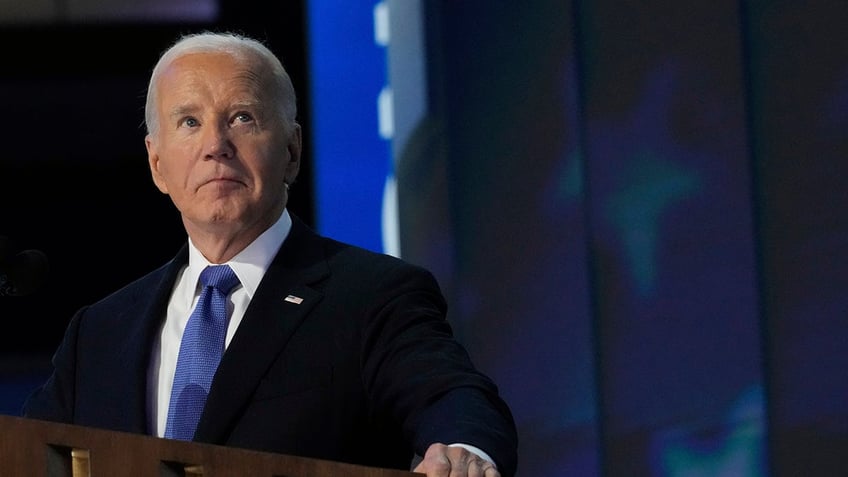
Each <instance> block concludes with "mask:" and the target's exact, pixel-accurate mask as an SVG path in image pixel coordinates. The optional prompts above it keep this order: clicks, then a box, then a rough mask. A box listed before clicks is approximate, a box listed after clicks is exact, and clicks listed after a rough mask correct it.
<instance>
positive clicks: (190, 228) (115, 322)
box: [24, 32, 517, 477]
mask: <svg viewBox="0 0 848 477" xmlns="http://www.w3.org/2000/svg"><path fill="white" fill-rule="evenodd" d="M296 114H297V111H296V98H295V91H294V89H293V87H292V84H291V81H290V79H289V76H288V74H287V73H286V71H285V70H284V68H283V66H282V64H281V63H280V61H279V59H277V58H276V57H275V56H274V55H273V54H272V53H271V52H270V51H269V50H268V49H267V48H266V47H265V46H263V45H262V44H261V43H260V42H257V41H255V40H253V39H250V38H246V37H241V36H238V35H232V34H227V33H223V34H218V33H209V32H206V33H201V34H196V35H188V36H186V37H183V38H181V39H180V40H179V41H178V42H177V43H175V44H174V45H173V46H172V47H171V48H170V49H168V50H167V51H166V52H165V53H164V54H163V55H162V57H161V58H160V60H159V62H158V63H157V64H156V66H155V68H154V70H153V73H152V75H151V78H150V84H149V88H148V97H147V104H146V108H145V121H146V124H147V131H148V134H147V136H146V138H145V144H146V147H147V153H148V162H149V166H150V171H151V174H152V177H153V182H154V183H155V185H156V186H157V187H158V188H159V190H160V191H162V192H163V193H165V194H168V195H169V196H170V198H171V200H172V201H173V203H174V205H175V206H176V208H177V209H178V210H179V212H180V215H181V218H182V222H183V225H184V227H185V230H186V233H187V235H188V240H187V243H186V244H185V246H184V247H183V248H182V249H181V250H180V251H179V252H178V254H177V255H176V257H175V258H174V259H173V260H171V261H170V262H168V263H166V264H165V265H163V266H161V267H160V268H158V269H156V270H154V271H153V272H151V273H149V274H147V275H146V276H144V277H141V278H140V279H138V280H136V281H135V282H133V283H130V284H129V285H127V286H126V287H124V288H122V289H120V290H118V291H117V292H115V293H113V294H111V295H110V296H108V297H106V298H104V299H102V300H101V301H99V302H97V303H95V304H93V305H91V306H87V307H84V308H82V309H81V310H80V311H78V312H77V314H76V315H75V316H74V318H73V319H72V320H71V323H70V324H69V326H68V329H67V332H66V335H65V338H64V340H63V342H62V343H61V345H60V346H59V349H58V350H57V352H56V354H55V355H54V358H53V364H54V368H55V369H54V372H53V374H52V376H51V377H50V378H49V380H48V381H47V382H46V383H45V384H44V385H43V386H42V387H41V388H39V389H38V390H36V391H35V392H34V393H33V395H32V396H31V397H30V398H29V399H28V401H27V403H26V404H25V406H24V415H25V416H27V417H31V418H39V419H48V420H54V421H60V422H68V423H73V424H78V425H85V426H92V427H101V428H106V429H113V430H119V431H129V432H139V433H149V434H152V435H156V436H160V437H167V438H183V439H193V440H195V441H199V442H208V443H215V444H221V445H228V446H234V447H244V448H252V449H257V450H264V451H272V452H279V453H284V454H292V455H302V456H306V457H314V458H323V459H330V460H337V461H342V462H350V463H356V464H362V465H369V466H377V467H394V468H401V469H410V467H411V466H412V470H414V471H416V472H423V473H426V474H427V475H429V476H448V475H450V476H460V475H471V476H487V477H492V476H510V475H513V474H514V473H515V467H516V460H517V457H516V448H517V436H516V430H515V424H514V421H513V418H512V415H511V414H510V411H509V409H508V407H507V405H506V404H505V403H504V402H503V400H502V399H501V398H500V397H499V395H498V391H497V388H496V386H495V385H494V384H493V383H492V382H491V380H490V379H489V378H487V377H486V376H484V375H483V374H481V373H480V372H478V371H477V370H476V369H475V368H474V367H473V365H472V363H471V360H470V359H469V357H468V355H467V353H466V352H465V350H464V349H463V348H462V347H461V346H460V345H459V344H458V343H457V342H456V340H455V339H454V337H453V336H452V331H451V328H450V326H449V325H448V323H447V321H446V319H445V316H446V304H445V302H444V298H443V296H442V293H441V291H440V290H439V287H438V285H437V283H436V282H435V280H434V278H433V276H432V275H431V274H430V273H429V272H427V271H425V270H423V269H421V268H419V267H416V266H413V265H411V264H408V263H405V262H403V261H401V260H399V259H396V258H394V257H390V256H387V255H382V254H377V253H372V252H369V251H366V250H364V249H361V248H358V247H353V246H350V245H347V244H343V243H340V242H337V241H334V240H331V239H329V238H325V237H321V236H319V235H317V234H316V233H315V232H313V231H312V230H311V229H309V228H308V227H307V226H306V225H305V224H304V223H303V222H302V221H300V220H299V219H298V218H297V217H296V216H294V215H292V214H290V213H289V212H288V211H287V209H286V202H287V199H288V192H289V185H290V184H292V183H294V181H295V179H296V178H297V175H298V170H299V168H300V155H301V141H302V139H301V128H300V125H299V124H298V123H297V121H296ZM214 265H226V267H224V268H217V267H213V269H215V270H223V269H226V270H227V272H228V273H229V275H230V276H231V277H232V278H233V279H234V281H233V283H234V285H233V289H232V291H223V290H222V291H221V292H219V293H220V298H219V300H223V302H220V301H219V305H218V307H217V308H216V310H217V311H215V313H217V314H220V313H222V314H224V315H226V317H225V320H228V321H226V322H225V324H224V325H223V331H221V332H220V333H221V340H222V341H223V343H224V344H223V348H225V351H223V355H222V356H218V357H215V358H208V359H207V358H204V360H202V361H203V362H209V361H214V362H215V364H217V370H215V367H214V365H213V367H212V371H211V373H214V377H213V376H212V375H211V373H210V375H209V377H208V378H207V381H206V382H205V384H197V383H195V384H196V385H194V387H193V388H192V386H191V385H186V382H185V380H184V378H183V376H184V375H183V372H184V371H185V369H188V368H190V367H188V368H186V367H184V366H183V364H182V363H183V361H184V358H185V356H188V355H189V354H190V353H189V352H188V351H183V350H181V341H182V342H183V344H182V346H188V345H187V344H186V343H187V342H189V341H192V340H189V339H183V336H184V334H185V335H186V336H188V335H189V334H193V333H194V331H191V332H189V331H188V330H189V329H190V328H191V329H192V330H194V329H195V327H194V325H192V324H191V323H192V321H191V318H190V315H192V309H193V308H194V307H195V303H197V302H198V301H204V300H205V299H204V298H203V296H204V295H203V294H201V289H206V288H210V289H211V287H212V286H211V285H206V282H205V281H204V285H203V286H198V281H199V279H202V280H205V279H204V278H203V277H204V276H205V275H206V273H205V270H206V269H207V267H210V266H214ZM227 288H229V286H228V287H227ZM203 293H204V294H205V293H206V292H205V291H204V292H203ZM198 295H200V297H198ZM204 303H205V301H204ZM200 308H201V306H200V305H198V309H200ZM213 308H214V307H213ZM204 309H206V308H205V307H204ZM209 313H211V312H209ZM198 326H202V325H198ZM192 339H193V340H194V341H193V342H195V343H197V342H201V343H203V344H204V345H205V344H207V342H206V341H204V340H205V338H204V339H194V338H192ZM205 347H206V348H207V349H213V348H215V347H214V346H213V345H208V346H205ZM186 372H193V371H186ZM187 379H189V381H191V379H192V378H187ZM201 381H202V380H201ZM191 382H194V381H191ZM198 382H200V381H198ZM188 389H193V390H199V391H198V392H197V393H195V394H198V396H199V398H200V401H199V402H200V404H199V408H198V410H197V416H195V417H196V418H197V419H199V421H198V422H196V423H194V422H193V421H192V422H191V424H190V426H189V427H188V429H189V430H188V431H175V430H174V428H175V427H179V426H180V423H183V424H184V423H185V422H188V421H191V419H190V418H188V417H186V416H187V415H188V414H190V412H189V411H188V409H189V408H191V406H188V405H182V404H181V405H177V403H180V402H183V401H182V399H183V398H184V397H185V396H186V395H187V394H190V393H187V391H186V390H188ZM172 391H173V393H174V394H173V397H172ZM204 400H205V402H204ZM181 406H182V407H181ZM175 423H176V424H175ZM195 426H196V427H195ZM180 432H187V433H186V434H180ZM414 456H418V458H417V459H416V460H415V461H414V463H412V462H413V457H414ZM419 459H420V461H419Z"/></svg>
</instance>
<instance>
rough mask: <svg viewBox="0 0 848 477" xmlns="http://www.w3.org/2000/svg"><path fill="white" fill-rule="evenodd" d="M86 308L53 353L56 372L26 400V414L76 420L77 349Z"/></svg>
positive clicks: (78, 315) (35, 417) (30, 416)
mask: <svg viewBox="0 0 848 477" xmlns="http://www.w3.org/2000/svg"><path fill="white" fill-rule="evenodd" d="M84 310H85V309H81V310H80V311H78V312H77V313H76V314H75V315H74V317H73V318H72V319H71V322H70V323H69V324H68V328H67V329H66V330H65V335H64V337H63V338H62V342H61V343H60V344H59V348H58V349H57V350H56V352H55V353H54V354H53V358H52V363H53V372H52V374H51V375H50V377H49V378H48V379H47V381H45V382H44V384H42V385H41V386H39V387H38V388H36V389H35V390H34V391H33V392H32V393H31V394H30V395H29V397H27V400H26V401H25V402H24V405H23V410H22V415H23V416H24V417H28V418H31V419H42V420H46V421H55V422H63V423H69V424H71V423H73V422H74V414H73V409H74V395H75V387H74V382H75V380H76V377H75V363H76V349H77V339H78V337H79V325H80V320H81V317H82V314H83V312H84Z"/></svg>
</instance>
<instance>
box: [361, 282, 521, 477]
mask: <svg viewBox="0 0 848 477" xmlns="http://www.w3.org/2000/svg"><path fill="white" fill-rule="evenodd" d="M379 283H380V285H379V286H378V291H377V292H376V296H380V297H383V298H382V299H380V300H377V303H376V304H375V305H374V307H373V308H372V309H371V310H370V312H369V313H368V315H369V321H368V326H367V327H366V333H365V340H364V343H365V344H364V356H365V358H364V370H365V377H366V380H367V382H366V385H367V387H368V388H369V392H370V393H371V395H372V396H373V398H374V401H375V402H376V403H377V404H376V405H377V406H379V407H380V408H381V409H390V410H391V412H392V413H393V414H394V416H393V417H394V418H395V419H397V420H399V421H400V422H401V423H402V427H403V430H404V433H405V434H406V435H407V437H408V438H409V440H410V441H411V442H413V444H414V448H415V452H416V453H418V454H419V455H423V454H424V452H425V451H426V449H427V447H429V445H430V444H433V443H435V442H441V443H444V444H450V443H456V442H461V443H465V444H470V445H473V446H475V447H478V448H480V449H481V450H483V451H484V452H486V453H487V454H489V455H490V456H491V457H492V458H493V459H494V460H495V463H496V464H497V466H498V469H499V470H500V472H501V474H502V475H503V476H504V477H507V476H511V475H513V474H514V472H515V468H516V462H517V450H516V449H517V432H516V428H515V423H514V419H513V416H512V414H511V412H510V410H509V407H508V406H507V404H506V403H505V402H504V400H503V399H502V398H501V396H500V395H499V393H498V389H497V386H496V385H495V384H494V383H493V382H492V380H491V379H490V378H489V377H487V376H485V375H484V374H483V373H481V372H480V371H479V370H477V369H476V368H475V366H474V365H473V363H472V360H471V358H470V356H469V355H468V353H467V351H466V350H465V348H464V347H463V346H462V345H461V344H460V343H459V342H458V341H457V340H456V339H455V337H454V335H453V331H452V329H451V326H450V325H449V323H448V321H447V319H446V318H447V305H446V303H445V300H444V297H443V295H442V293H441V290H440V289H439V286H438V284H437V282H436V280H435V278H434V277H433V276H432V275H431V274H430V273H429V272H427V271H426V270H423V269H421V268H418V267H414V266H409V265H398V266H397V267H393V268H391V269H390V270H386V271H384V273H383V274H382V276H381V278H380V280H379Z"/></svg>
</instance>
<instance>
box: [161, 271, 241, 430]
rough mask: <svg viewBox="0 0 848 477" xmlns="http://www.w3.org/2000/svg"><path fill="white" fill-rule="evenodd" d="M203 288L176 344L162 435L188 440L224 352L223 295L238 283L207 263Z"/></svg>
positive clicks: (225, 306)
mask: <svg viewBox="0 0 848 477" xmlns="http://www.w3.org/2000/svg"><path fill="white" fill-rule="evenodd" d="M200 282H201V283H202V284H203V290H202V291H201V292H200V299H199V300H198V301H197V306H196V307H195V308H194V311H193V312H192V313H191V316H190V317H189V319H188V324H186V328H185V331H184V332H183V339H182V342H181V343H180V355H179V357H178V358H177V369H176V372H175V374H174V386H173V388H172V389H171V404H170V406H169V407H168V423H167V425H166V426H165V437H167V438H169V439H181V440H186V441H190V440H191V439H192V438H193V437H194V430H195V428H196V427H197V421H199V420H200V413H201V412H202V411H203V406H204V404H205V403H206V396H207V395H208V394H209V387H210V385H211V384H212V376H213V375H214V374H215V370H216V369H217V368H218V363H219V362H220V361H221V355H223V354H224V338H225V337H226V334H227V321H228V318H227V295H229V293H230V290H232V289H233V288H234V287H235V286H236V285H238V283H239V279H238V277H236V275H235V273H233V270H232V269H231V268H230V267H229V265H210V266H208V267H206V268H205V269H204V270H203V271H202V272H201V273H200Z"/></svg>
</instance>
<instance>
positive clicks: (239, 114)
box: [145, 52, 301, 235]
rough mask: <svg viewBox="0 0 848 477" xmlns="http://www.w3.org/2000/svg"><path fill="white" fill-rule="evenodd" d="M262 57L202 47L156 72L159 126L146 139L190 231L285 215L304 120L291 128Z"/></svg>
mask: <svg viewBox="0 0 848 477" xmlns="http://www.w3.org/2000/svg"><path fill="white" fill-rule="evenodd" d="M257 65H259V62H258V61H251V60H250V59H245V58H238V59H237V58H234V57H233V56H230V55H228V54H224V53H217V52H214V53H196V54H190V55H186V56H183V57H181V58H178V59H176V60H175V61H173V62H172V63H171V64H170V65H169V66H168V67H167V68H166V69H165V70H164V71H163V73H162V75H161V76H160V77H159V79H158V95H157V100H156V101H157V104H156V111H157V112H156V114H157V115H158V118H159V128H158V131H157V132H155V133H154V134H153V135H149V136H148V137H147V138H146V139H145V144H146V146H147V153H148V162H149V165H150V171H151V173H152V175H153V181H154V183H155V184H156V186H157V187H158V188H159V190H161V191H162V192H163V193H165V194H169V195H170V197H171V200H172V201H173V202H174V204H175V205H176V207H177V209H179V211H180V213H181V214H182V217H183V223H184V224H185V226H186V228H187V229H188V231H189V233H191V232H192V231H202V232H208V233H224V234H236V233H248V234H251V233H255V235H258V234H259V233H261V232H262V231H263V230H265V228H267V227H268V226H269V225H271V224H272V223H273V222H274V220H276V218H277V217H278V216H279V214H280V212H281V211H282V209H283V207H284V206H285V203H286V200H287V195H286V194H287V192H286V188H285V186H284V182H288V183H292V182H293V181H294V179H295V177H296V176H297V172H298V168H299V165H300V149H301V137H300V128H299V126H293V127H287V126H286V124H285V122H284V121H283V119H282V117H281V113H280V112H279V109H278V105H279V101H280V98H275V97H273V96H272V94H273V93H272V92H273V91H276V90H275V89H274V88H272V87H271V79H270V78H269V73H267V72H266V71H265V70H263V69H260V68H258V66H257Z"/></svg>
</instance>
